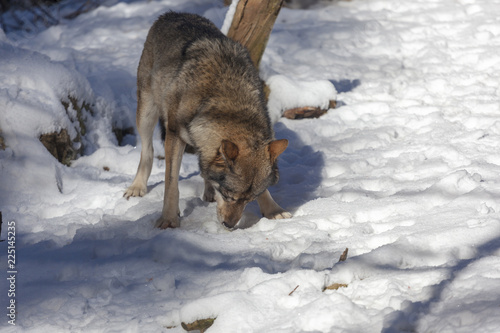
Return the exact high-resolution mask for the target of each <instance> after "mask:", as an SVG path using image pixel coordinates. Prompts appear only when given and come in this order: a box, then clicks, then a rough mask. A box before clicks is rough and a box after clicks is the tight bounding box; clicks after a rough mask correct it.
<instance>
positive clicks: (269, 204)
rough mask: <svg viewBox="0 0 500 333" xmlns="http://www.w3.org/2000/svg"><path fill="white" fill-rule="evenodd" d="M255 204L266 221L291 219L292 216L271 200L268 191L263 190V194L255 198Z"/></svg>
mask: <svg viewBox="0 0 500 333" xmlns="http://www.w3.org/2000/svg"><path fill="white" fill-rule="evenodd" d="M257 203H258V204H259V207H260V212H261V213H262V216H264V217H266V218H268V219H289V218H291V217H292V214H290V213H289V212H287V211H285V210H284V209H283V208H281V207H280V205H278V204H277V203H276V202H275V201H274V200H273V197H272V196H271V193H269V190H265V191H264V193H262V194H261V195H259V196H258V197H257Z"/></svg>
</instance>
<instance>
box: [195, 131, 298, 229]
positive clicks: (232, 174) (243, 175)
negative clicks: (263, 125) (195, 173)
mask: <svg viewBox="0 0 500 333" xmlns="http://www.w3.org/2000/svg"><path fill="white" fill-rule="evenodd" d="M287 146H288V140H286V139H282V140H275V141H272V142H270V143H268V144H265V145H262V146H260V147H258V148H249V147H243V145H241V146H238V145H237V144H235V143H233V142H231V141H228V140H222V143H221V145H220V147H219V150H218V152H217V154H216V156H215V159H214V160H213V161H212V162H211V163H210V165H209V166H208V170H203V171H202V174H203V175H204V177H205V179H206V181H207V182H208V183H209V184H210V185H211V186H212V187H213V189H214V192H215V200H216V201H217V217H218V219H219V221H220V222H221V223H222V224H224V226H226V227H227V228H233V227H234V226H235V225H236V223H238V221H239V220H240V218H241V216H242V214H243V210H244V209H245V206H246V205H247V203H249V202H250V201H252V200H255V199H256V198H257V197H258V196H259V195H260V194H262V193H263V192H264V191H265V190H266V189H267V188H268V187H269V186H271V185H274V184H276V183H277V182H278V179H279V173H278V165H277V158H278V156H279V155H280V154H281V153H282V152H283V151H284V150H285V149H286V147H287Z"/></svg>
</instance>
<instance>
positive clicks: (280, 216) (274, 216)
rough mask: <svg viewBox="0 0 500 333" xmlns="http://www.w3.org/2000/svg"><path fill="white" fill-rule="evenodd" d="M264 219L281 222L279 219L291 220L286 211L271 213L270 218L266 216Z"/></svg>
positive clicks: (290, 215)
mask: <svg viewBox="0 0 500 333" xmlns="http://www.w3.org/2000/svg"><path fill="white" fill-rule="evenodd" d="M266 217H267V218H268V219H271V220H281V219H289V218H292V214H290V213H289V212H286V211H282V212H277V213H273V214H271V215H270V216H266Z"/></svg>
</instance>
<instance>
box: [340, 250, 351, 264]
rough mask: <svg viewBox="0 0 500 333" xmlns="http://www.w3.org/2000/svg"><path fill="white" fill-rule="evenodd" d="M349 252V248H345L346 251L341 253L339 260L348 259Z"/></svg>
mask: <svg viewBox="0 0 500 333" xmlns="http://www.w3.org/2000/svg"><path fill="white" fill-rule="evenodd" d="M347 252H349V248H347V247H346V248H345V250H344V252H342V254H341V255H340V259H339V262H341V261H345V260H346V259H347Z"/></svg>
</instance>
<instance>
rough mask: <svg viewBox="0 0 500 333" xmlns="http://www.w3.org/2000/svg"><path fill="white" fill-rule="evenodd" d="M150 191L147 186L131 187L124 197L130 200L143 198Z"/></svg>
mask: <svg viewBox="0 0 500 333" xmlns="http://www.w3.org/2000/svg"><path fill="white" fill-rule="evenodd" d="M147 191H148V189H147V187H146V186H134V185H131V186H130V187H129V188H128V189H127V190H126V191H125V193H123V196H124V197H125V198H126V199H127V200H128V199H129V198H130V197H143V196H144V195H145V194H146V192H147Z"/></svg>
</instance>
